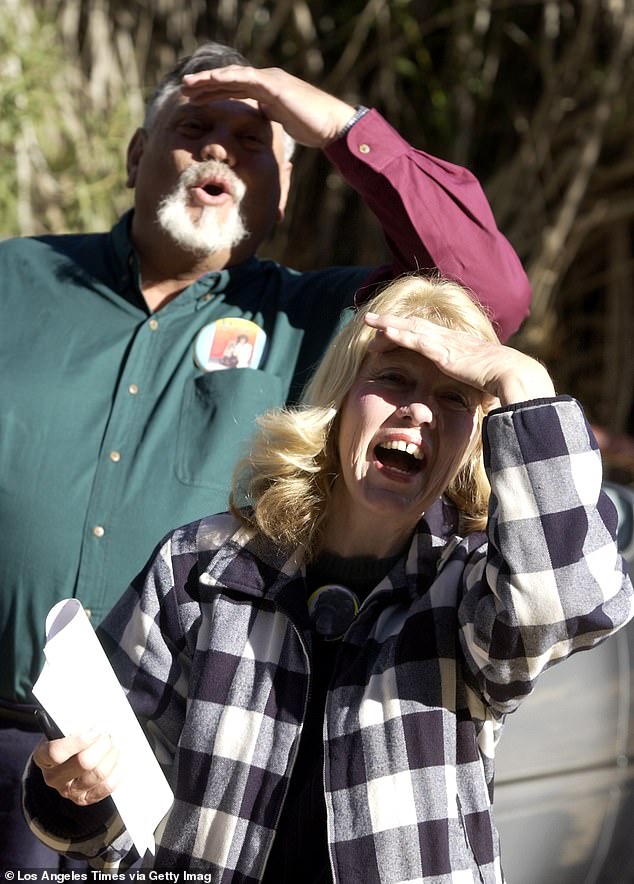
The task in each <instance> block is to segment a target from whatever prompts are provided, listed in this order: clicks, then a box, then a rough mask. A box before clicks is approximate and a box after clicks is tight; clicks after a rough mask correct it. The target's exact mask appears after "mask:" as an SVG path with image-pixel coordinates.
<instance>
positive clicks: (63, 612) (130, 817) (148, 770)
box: [33, 599, 174, 856]
mask: <svg viewBox="0 0 634 884" xmlns="http://www.w3.org/2000/svg"><path fill="white" fill-rule="evenodd" d="M44 656H45V658H46V662H45V663H44V668H43V669H42V672H41V674H40V677H39V678H38V680H37V682H36V683H35V685H34V687H33V693H34V694H35V696H36V698H37V699H38V700H39V702H40V703H41V704H42V706H43V707H44V708H45V709H46V711H47V712H48V714H49V715H50V716H51V718H52V719H53V720H54V721H55V723H56V724H57V725H58V726H59V728H60V730H61V731H62V733H63V734H64V735H65V736H70V735H71V734H79V733H82V732H84V731H87V730H89V729H94V730H96V731H97V732H98V733H106V734H110V736H111V738H112V742H113V743H114V744H115V745H116V746H117V747H118V748H119V750H120V753H121V754H120V762H121V764H122V765H123V767H124V774H123V777H122V779H121V781H120V783H119V785H118V786H117V787H116V788H115V790H114V791H113V793H112V798H113V800H114V803H115V805H116V807H117V810H118V811H119V814H120V815H121V819H122V820H123V823H124V825H125V827H126V829H127V830H128V833H129V835H130V837H131V838H132V840H133V841H134V844H135V846H136V848H137V850H138V851H139V853H140V855H141V856H143V854H144V853H145V852H146V850H150V851H151V852H152V853H154V850H155V844H154V831H155V829H156V827H157V826H158V824H159V823H160V821H161V820H162V819H163V817H164V816H165V814H166V813H167V811H168V810H169V808H170V806H171V804H172V802H173V800H174V796H173V794H172V790H171V788H170V786H169V783H168V782H167V780H166V779H165V775H164V774H163V771H162V770H161V767H160V765H159V763H158V761H157V760H156V758H155V756H154V753H153V752H152V749H151V747H150V744H149V743H148V741H147V739H146V737H145V734H144V733H143V731H142V729H141V726H140V725H139V723H138V721H137V720H136V717H135V715H134V712H133V711H132V707H131V706H130V704H129V703H128V700H127V697H126V695H125V693H124V691H123V688H122V687H121V685H120V684H119V682H118V681H117V678H116V676H115V674H114V672H113V670H112V667H111V666H110V663H109V661H108V658H107V657H106V655H105V653H104V650H103V648H102V647H101V645H100V644H99V640H98V639H97V636H96V635H95V633H94V631H93V628H92V626H91V625H90V622H89V620H88V617H87V616H86V613H85V611H84V609H83V608H82V606H81V603H80V602H79V601H78V599H65V600H64V601H61V602H58V603H57V604H56V605H55V606H54V607H53V608H51V610H50V612H49V614H48V617H47V618H46V646H45V647H44Z"/></svg>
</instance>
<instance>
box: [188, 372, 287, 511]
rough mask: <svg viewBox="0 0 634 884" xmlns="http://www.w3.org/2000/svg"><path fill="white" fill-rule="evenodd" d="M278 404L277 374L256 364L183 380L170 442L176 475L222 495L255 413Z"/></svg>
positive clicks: (280, 400)
mask: <svg viewBox="0 0 634 884" xmlns="http://www.w3.org/2000/svg"><path fill="white" fill-rule="evenodd" d="M283 404H284V398H283V386H282V381H281V379H280V378H279V377H277V376H276V375H272V374H268V373H266V372H264V371H258V370H257V369H252V368H231V369H226V370H225V371H212V372H208V373H206V374H203V375H200V376H199V377H196V378H193V379H192V380H190V381H188V383H187V384H186V385H185V390H184V393H183V400H182V404H181V413H180V421H179V427H178V438H177V443H176V476H177V478H178V479H179V480H180V481H181V482H183V483H184V484H186V485H196V486H199V487H202V488H211V489H213V490H214V491H219V492H221V493H222V494H223V495H228V494H229V490H230V488H231V479H232V474H233V470H234V467H235V465H236V464H237V462H238V461H239V460H240V458H241V457H243V456H244V455H245V454H247V452H248V445H249V441H250V440H251V438H252V437H253V434H254V432H255V418H256V417H257V415H259V414H262V413H263V412H264V411H267V410H268V409H270V408H276V407H279V406H280V405H283ZM225 508H226V507H225Z"/></svg>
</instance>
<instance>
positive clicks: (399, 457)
mask: <svg viewBox="0 0 634 884" xmlns="http://www.w3.org/2000/svg"><path fill="white" fill-rule="evenodd" d="M374 457H375V460H376V461H377V462H378V463H379V464H380V465H381V468H383V469H385V470H389V471H390V472H391V473H395V474H397V475H400V476H402V477H409V476H413V475H416V474H417V473H420V472H421V470H422V469H423V467H424V465H425V457H424V454H423V451H422V449H421V447H420V445H416V443H414V442H406V441H405V440H403V439H394V440H388V441H385V442H379V443H378V444H377V445H375V446H374Z"/></svg>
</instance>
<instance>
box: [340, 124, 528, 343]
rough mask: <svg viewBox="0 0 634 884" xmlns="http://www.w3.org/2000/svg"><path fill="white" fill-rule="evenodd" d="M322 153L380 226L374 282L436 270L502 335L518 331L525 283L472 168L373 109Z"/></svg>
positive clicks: (525, 296)
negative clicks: (381, 263)
mask: <svg viewBox="0 0 634 884" xmlns="http://www.w3.org/2000/svg"><path fill="white" fill-rule="evenodd" d="M326 155H327V156H328V158H329V159H330V160H331V162H333V163H334V164H335V165H336V166H337V168H338V169H339V171H340V172H341V174H342V175H343V176H344V177H345V178H346V180H347V181H348V183H349V184H350V185H351V186H352V187H354V188H355V190H357V191H358V192H359V194H360V195H361V196H362V197H363V199H364V201H365V202H366V203H367V205H368V206H369V208H370V209H371V210H372V211H373V212H374V214H375V215H376V216H377V218H378V219H379V221H380V222H381V224H382V226H383V230H384V233H385V236H386V238H387V242H388V245H389V247H390V250H391V252H392V265H391V266H390V267H389V268H382V271H381V272H380V273H379V274H377V275H376V276H375V277H373V278H372V279H371V280H370V281H371V282H374V281H377V280H378V279H379V278H383V279H387V278H391V277H393V276H397V275H399V274H401V273H406V272H411V271H412V270H421V271H423V272H424V271H426V270H435V269H436V268H437V269H438V270H439V271H440V273H441V274H442V276H444V277H447V278H449V279H453V280H456V281H457V282H460V283H461V284H462V285H464V286H466V287H467V288H469V289H470V290H471V291H472V292H473V293H474V294H475V295H476V296H477V298H478V299H479V301H480V302H481V303H482V304H483V305H484V306H485V307H486V308H488V310H489V314H490V316H491V319H492V320H493V321H494V322H495V324H496V327H497V330H498V333H499V335H500V337H501V338H502V340H506V339H507V338H508V337H509V336H510V335H511V334H512V333H513V332H514V331H516V330H517V329H518V328H519V326H520V324H521V323H522V321H523V320H524V319H525V317H526V316H527V315H528V311H529V307H530V301H531V288H530V284H529V282H528V278H527V277H526V274H525V272H524V270H523V268H522V265H521V263H520V260H519V258H518V257H517V254H516V253H515V251H514V249H513V247H512V246H511V244H510V243H509V242H508V240H507V239H506V238H505V237H504V236H503V235H502V234H501V233H500V231H499V230H498V229H497V226H496V223H495V219H494V217H493V213H492V211H491V207H490V206H489V203H488V201H487V198H486V197H485V195H484V192H483V190H482V188H481V186H480V184H479V182H478V180H477V179H476V178H475V177H474V176H473V175H472V174H471V173H470V172H469V171H467V170H466V169H463V168H462V167H461V166H455V165H453V164H452V163H448V162H445V161H444V160H439V159H437V158H436V157H433V156H431V155H430V154H427V153H424V152H423V151H420V150H415V149H414V148H413V147H411V145H409V144H408V143H407V142H406V141H405V140H404V139H403V138H401V136H400V135H399V134H398V132H396V130H395V129H393V128H392V127H391V126H390V125H389V123H387V122H386V121H385V120H384V119H383V117H381V115H380V114H379V113H378V112H377V111H375V110H371V111H369V112H368V113H367V114H365V115H364V116H363V117H362V118H361V119H360V120H359V121H358V122H357V123H356V124H355V125H354V126H353V127H352V128H351V129H350V131H349V132H348V133H347V135H346V136H344V137H343V138H340V139H338V140H337V141H334V142H333V143H332V144H331V145H329V146H328V147H327V148H326Z"/></svg>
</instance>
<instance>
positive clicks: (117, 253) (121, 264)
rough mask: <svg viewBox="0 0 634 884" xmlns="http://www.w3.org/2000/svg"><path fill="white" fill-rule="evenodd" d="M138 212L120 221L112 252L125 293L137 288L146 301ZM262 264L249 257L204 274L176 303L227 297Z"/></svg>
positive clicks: (139, 294)
mask: <svg viewBox="0 0 634 884" xmlns="http://www.w3.org/2000/svg"><path fill="white" fill-rule="evenodd" d="M133 212H134V210H133V209H129V210H128V211H127V212H125V213H124V214H123V215H122V216H121V218H119V220H118V221H117V223H116V224H115V225H114V227H113V228H112V231H111V241H112V249H113V253H114V266H115V273H116V277H117V280H118V281H119V283H120V291H121V292H122V293H126V292H129V291H130V289H133V290H134V291H135V292H136V293H137V295H138V297H139V298H141V300H143V295H142V291H141V279H140V272H139V260H138V257H137V254H136V252H135V251H134V246H133V244H132V238H131V235H130V231H131V227H132V215H133ZM259 265H260V261H259V259H258V258H256V257H255V256H251V257H250V258H247V259H246V260H245V261H242V262H241V263H240V264H235V265H234V266H232V267H228V268H226V269H224V270H214V271H210V272H209V273H203V274H202V276H200V277H199V278H198V279H196V280H195V281H194V282H192V283H191V284H190V285H189V286H187V288H185V289H183V291H182V292H180V293H179V294H178V295H177V296H176V298H174V301H178V300H181V301H182V300H185V299H187V300H189V299H191V298H193V299H195V300H197V301H200V302H201V305H204V304H205V303H206V302H207V301H209V300H210V299H211V298H212V297H215V296H217V295H221V294H223V293H224V292H225V291H226V290H227V288H228V287H229V285H230V284H232V283H233V284H235V283H237V282H240V281H242V279H243V277H245V276H247V275H249V274H251V273H253V272H254V271H255V270H257V269H259Z"/></svg>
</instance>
